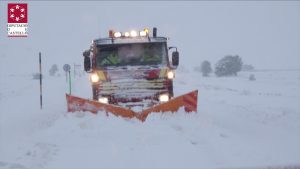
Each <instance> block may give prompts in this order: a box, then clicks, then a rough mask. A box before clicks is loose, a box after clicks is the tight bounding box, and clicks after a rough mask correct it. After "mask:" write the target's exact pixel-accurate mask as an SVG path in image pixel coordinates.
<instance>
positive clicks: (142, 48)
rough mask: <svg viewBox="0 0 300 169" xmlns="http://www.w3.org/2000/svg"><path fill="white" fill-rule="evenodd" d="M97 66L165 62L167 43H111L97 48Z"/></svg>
mask: <svg viewBox="0 0 300 169" xmlns="http://www.w3.org/2000/svg"><path fill="white" fill-rule="evenodd" d="M97 50H98V51H97V55H96V63H97V67H98V68H101V67H106V66H125V65H158V64H165V63H166V61H167V57H166V55H167V54H166V44H165V43H161V42H153V43H138V44H109V45H100V46H98V48H97Z"/></svg>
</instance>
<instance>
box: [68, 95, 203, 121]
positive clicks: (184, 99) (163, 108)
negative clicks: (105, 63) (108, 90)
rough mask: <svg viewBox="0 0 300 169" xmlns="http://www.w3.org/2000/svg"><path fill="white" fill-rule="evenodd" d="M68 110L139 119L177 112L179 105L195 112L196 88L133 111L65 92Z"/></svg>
mask: <svg viewBox="0 0 300 169" xmlns="http://www.w3.org/2000/svg"><path fill="white" fill-rule="evenodd" d="M66 97H67V104H68V112H75V111H90V112H92V113H97V112H98V111H105V112H106V113H111V114H114V115H116V116H121V117H124V118H133V117H135V118H137V119H139V120H141V121H145V120H146V118H147V116H148V115H149V114H150V113H154V112H156V113H165V112H177V111H178V109H179V108H180V107H184V110H185V112H187V113H188V112H197V101H198V90H195V91H192V92H190V93H187V94H184V95H181V96H178V97H176V98H174V99H171V100H169V101H168V102H165V103H161V104H158V105H155V106H153V107H150V108H148V109H145V110H143V111H142V112H134V111H133V110H130V109H127V108H124V107H120V106H117V105H112V104H103V103H100V102H97V101H92V100H88V99H83V98H79V97H76V96H71V95H68V94H66Z"/></svg>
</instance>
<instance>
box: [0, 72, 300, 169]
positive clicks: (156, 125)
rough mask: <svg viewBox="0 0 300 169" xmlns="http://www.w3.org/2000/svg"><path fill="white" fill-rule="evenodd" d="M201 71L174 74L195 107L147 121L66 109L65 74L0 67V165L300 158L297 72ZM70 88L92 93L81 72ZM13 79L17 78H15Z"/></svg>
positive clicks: (162, 164) (188, 164) (52, 167)
mask: <svg viewBox="0 0 300 169" xmlns="http://www.w3.org/2000/svg"><path fill="white" fill-rule="evenodd" d="M248 75H249V73H247V72H244V73H241V74H240V75H239V76H238V77H227V78H216V77H209V78H202V77H201V75H200V74H198V73H188V74H186V73H180V72H179V73H178V74H177V75H176V80H175V93H176V94H177V95H180V94H183V93H186V92H188V91H191V90H193V89H198V90H199V100H198V110H199V112H198V113H189V114H186V113H184V112H183V110H180V111H179V112H178V113H174V114H172V113H166V114H155V113H153V114H151V115H149V117H148V118H147V120H146V122H144V123H141V122H140V121H138V120H136V119H123V118H120V117H115V116H113V115H109V116H108V117H107V116H106V115H105V113H103V112H99V113H98V114H97V115H95V114H92V113H89V112H77V113H67V112H66V101H65V96H64V93H65V92H66V91H67V84H66V82H65V78H64V77H46V78H45V79H44V108H43V110H39V105H38V103H39V101H38V99H39V94H38V89H39V88H38V82H37V81H35V80H31V77H30V76H24V75H22V76H21V75H20V76H17V75H5V74H1V79H2V80H1V85H0V87H1V90H0V91H1V92H0V93H1V95H0V101H1V107H2V110H1V111H0V168H1V169H2V168H3V169H8V168H17V169H41V168H43V169H61V168H78V169H79V168H86V169H92V168H243V167H245V168H251V167H254V168H255V167H259V168H261V167H268V166H275V167H276V166H277V167H278V166H294V165H296V166H297V165H298V166H300V134H299V133H300V132H299V131H300V123H299V121H300V105H299V100H300V88H299V86H300V72H257V73H256V78H257V80H256V81H254V82H251V81H248V79H247V78H248ZM73 81H74V84H73V93H74V95H77V96H81V97H85V98H90V97H91V91H90V86H89V82H88V80H87V77H81V78H76V79H74V80H73ZM15 82H18V83H15Z"/></svg>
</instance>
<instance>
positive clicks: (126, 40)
mask: <svg viewBox="0 0 300 169" xmlns="http://www.w3.org/2000/svg"><path fill="white" fill-rule="evenodd" d="M167 40H168V38H166V37H155V38H154V37H134V38H132V37H121V38H99V39H95V40H94V41H93V42H94V43H95V44H96V45H109V44H125V43H126V44H128V43H147V42H167Z"/></svg>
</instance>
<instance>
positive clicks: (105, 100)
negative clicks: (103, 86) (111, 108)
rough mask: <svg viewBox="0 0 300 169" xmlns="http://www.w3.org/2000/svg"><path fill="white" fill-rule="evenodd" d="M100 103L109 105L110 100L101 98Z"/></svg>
mask: <svg viewBox="0 0 300 169" xmlns="http://www.w3.org/2000/svg"><path fill="white" fill-rule="evenodd" d="M98 101H99V102H100V103H104V104H108V98H107V97H99V99H98Z"/></svg>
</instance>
